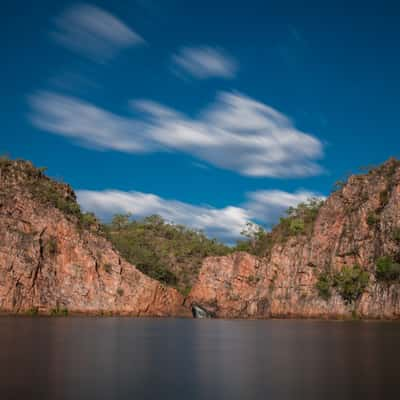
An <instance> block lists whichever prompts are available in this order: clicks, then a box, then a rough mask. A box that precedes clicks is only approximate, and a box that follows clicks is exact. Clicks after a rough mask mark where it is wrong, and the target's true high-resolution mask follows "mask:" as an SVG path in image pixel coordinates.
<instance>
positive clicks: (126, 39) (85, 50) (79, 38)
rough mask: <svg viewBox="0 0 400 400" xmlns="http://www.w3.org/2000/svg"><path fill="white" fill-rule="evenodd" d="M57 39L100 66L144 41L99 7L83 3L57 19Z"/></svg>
mask: <svg viewBox="0 0 400 400" xmlns="http://www.w3.org/2000/svg"><path fill="white" fill-rule="evenodd" d="M52 36H53V38H54V39H55V40H56V41H58V42H59V43H61V44H62V45H64V46H65V47H67V48H69V49H71V50H73V51H76V52H78V53H80V54H82V55H84V56H86V57H89V58H91V59H93V60H95V61H98V62H104V61H107V60H108V59H110V58H111V57H113V56H114V55H115V54H116V53H117V52H118V51H119V50H121V49H123V48H126V47H130V46H134V45H138V44H142V43H144V40H143V38H142V37H140V36H139V35H138V34H137V33H136V32H134V31H132V30H131V29H130V28H129V27H128V26H127V25H125V24H124V23H123V22H122V21H120V20H119V19H118V18H116V17H115V16H113V15H112V14H110V13H108V12H107V11H105V10H102V9H100V8H98V7H95V6H92V5H89V4H85V3H81V4H77V5H74V6H72V7H71V8H68V9H67V10H66V11H64V13H63V14H62V15H61V16H60V17H58V18H56V19H55V30H54V32H52Z"/></svg>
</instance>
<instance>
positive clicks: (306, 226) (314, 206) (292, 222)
mask: <svg viewBox="0 0 400 400" xmlns="http://www.w3.org/2000/svg"><path fill="white" fill-rule="evenodd" d="M323 204H324V201H323V200H321V199H318V198H315V197H312V198H310V199H308V200H307V201H306V202H303V203H300V204H299V205H298V206H297V207H290V208H289V209H288V210H287V211H286V214H287V217H283V218H281V219H280V222H279V224H278V225H277V226H275V227H274V228H273V230H272V233H273V234H275V235H273V236H275V237H276V238H277V239H278V241H285V240H286V239H287V238H288V237H290V236H296V235H302V234H310V233H311V232H312V228H313V225H314V222H315V219H316V218H317V215H318V212H319V209H320V208H321V207H322V205H323Z"/></svg>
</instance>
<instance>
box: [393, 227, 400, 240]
mask: <svg viewBox="0 0 400 400" xmlns="http://www.w3.org/2000/svg"><path fill="white" fill-rule="evenodd" d="M392 238H393V240H394V241H395V242H397V243H400V227H396V228H394V230H393V232H392Z"/></svg>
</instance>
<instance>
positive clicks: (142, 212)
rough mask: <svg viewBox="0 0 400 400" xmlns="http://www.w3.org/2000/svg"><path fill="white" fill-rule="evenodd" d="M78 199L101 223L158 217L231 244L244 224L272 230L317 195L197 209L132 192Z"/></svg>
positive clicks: (251, 198)
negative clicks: (119, 217) (122, 216)
mask: <svg viewBox="0 0 400 400" xmlns="http://www.w3.org/2000/svg"><path fill="white" fill-rule="evenodd" d="M77 196H78V201H79V203H80V204H81V205H82V208H83V209H84V210H86V211H93V212H95V213H96V214H97V215H98V216H100V217H101V218H104V219H108V218H110V217H111V216H112V215H113V214H116V213H128V212H129V213H132V215H133V216H134V218H142V217H145V216H149V215H152V214H158V215H161V216H162V217H163V218H164V219H166V220H167V221H170V222H173V223H176V224H183V225H186V226H189V227H191V228H195V229H201V230H203V231H204V232H205V233H206V234H207V235H208V236H210V237H217V238H218V239H220V240H223V241H225V242H227V243H232V242H234V241H235V240H236V239H238V238H240V232H241V231H242V229H243V228H244V227H245V225H246V222H247V221H249V220H252V219H253V220H257V221H260V222H263V223H264V224H265V225H266V226H271V225H272V224H273V223H275V222H276V221H277V220H278V218H279V216H280V215H281V214H282V212H283V211H284V210H285V209H287V208H288V207H290V206H295V205H296V204H298V203H300V202H302V201H305V200H307V199H308V198H310V197H314V196H318V195H317V194H315V193H313V192H308V191H298V192H295V193H288V192H283V191H279V190H270V191H258V192H252V193H249V194H248V201H247V202H245V203H244V204H243V205H240V206H237V207H236V206H227V207H224V208H214V207H207V206H197V205H192V204H188V203H183V202H180V201H177V200H168V199H163V198H162V197H159V196H157V195H154V194H150V193H142V192H135V191H130V192H124V191H118V190H104V191H90V190H79V191H78V192H77Z"/></svg>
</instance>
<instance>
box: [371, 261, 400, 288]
mask: <svg viewBox="0 0 400 400" xmlns="http://www.w3.org/2000/svg"><path fill="white" fill-rule="evenodd" d="M375 276H376V279H378V280H380V281H385V282H393V281H397V280H399V278H400V264H399V263H397V262H395V261H394V260H393V258H392V257H390V256H383V257H380V258H378V259H377V261H376V270H375Z"/></svg>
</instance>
